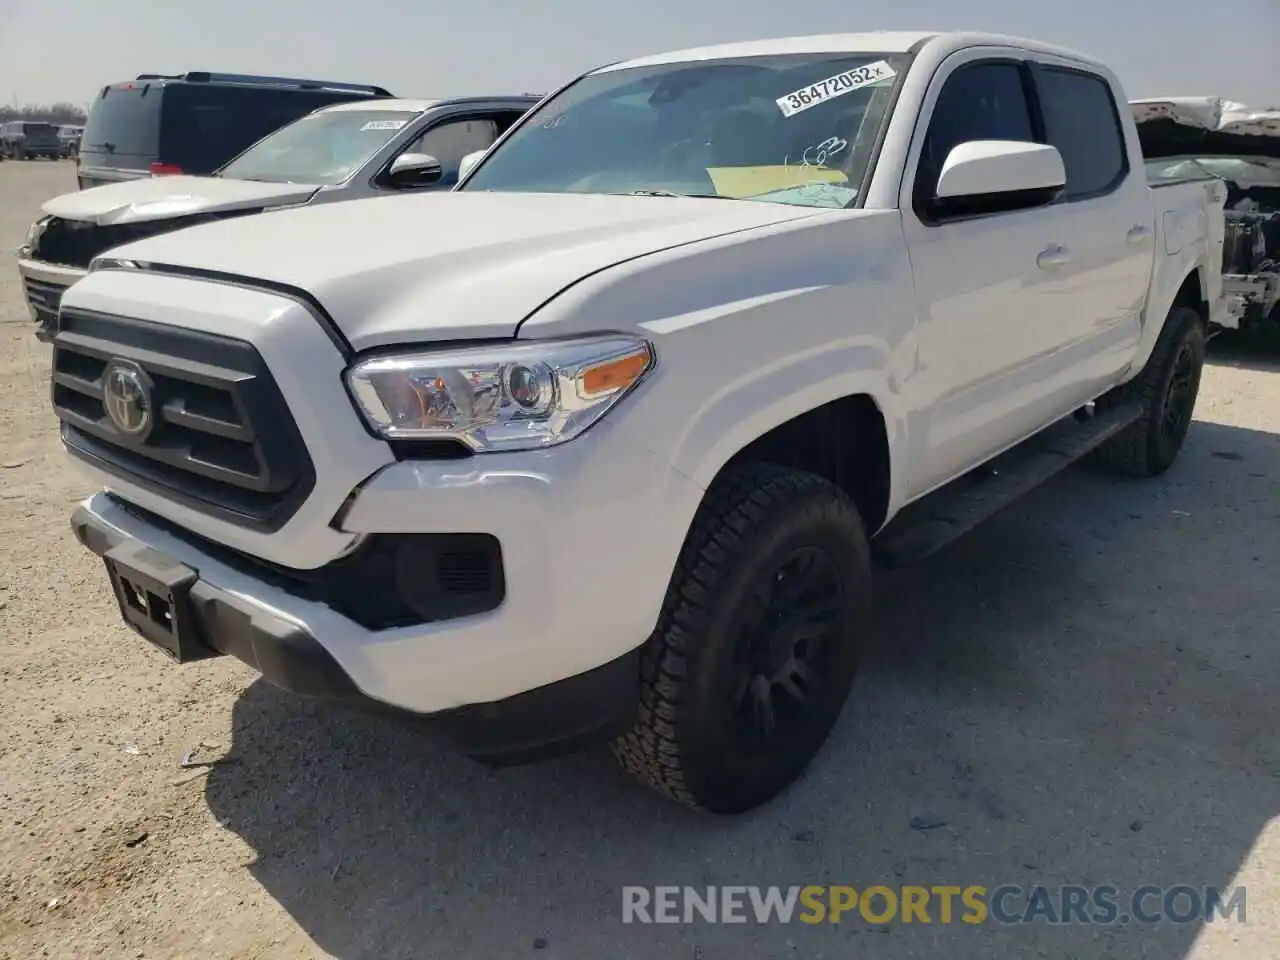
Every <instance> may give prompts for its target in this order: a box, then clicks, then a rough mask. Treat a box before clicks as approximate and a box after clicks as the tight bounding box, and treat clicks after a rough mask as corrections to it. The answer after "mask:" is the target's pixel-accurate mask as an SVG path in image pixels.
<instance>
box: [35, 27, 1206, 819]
mask: <svg viewBox="0 0 1280 960" xmlns="http://www.w3.org/2000/svg"><path fill="white" fill-rule="evenodd" d="M1224 199H1225V187H1224V185H1223V184H1222V183H1221V182H1219V181H1216V180H1209V181H1203V182H1187V183H1183V182H1179V183H1176V184H1172V185H1169V186H1165V187H1158V188H1152V187H1150V186H1149V185H1148V183H1147V178H1146V177H1145V176H1144V170H1143V156H1142V152H1141V149H1140V146H1139V142H1138V137H1137V134H1136V130H1135V125H1134V119H1133V115H1132V112H1131V111H1130V110H1129V109H1128V107H1127V101H1126V98H1125V95H1124V92H1123V90H1122V89H1121V86H1120V84H1119V82H1118V81H1117V79H1116V76H1115V74H1114V73H1113V72H1112V71H1111V70H1110V69H1108V68H1107V67H1106V66H1104V65H1102V64H1100V63H1097V62H1095V61H1094V60H1092V59H1090V58H1088V57H1086V56H1083V55H1080V54H1076V53H1072V52H1070V51H1067V50H1062V49H1058V48H1056V47H1052V46H1048V45H1045V44H1042V43H1038V42H1035V41H1030V40H1020V39H1013V38H1009V37H1002V36H991V35H982V34H945V33H942V34H929V33H865V34H851V35H837V36H816V37H800V38H791V39H782V40H768V41H759V42H747V43H736V44H730V45H726V46H714V47H706V48H700V49H694V50H685V51H681V52H676V53H667V54H660V55H657V56H650V57H645V58H642V59H638V60H632V61H629V62H625V63H615V64H611V65H607V66H604V67H601V68H599V69H595V70H592V71H590V72H588V73H586V74H584V75H582V76H580V77H577V78H576V79H574V80H572V81H571V82H569V83H567V84H566V85H565V86H563V87H562V88H560V89H559V90H558V91H557V92H555V93H554V94H552V95H550V96H549V97H547V98H546V99H545V100H544V101H543V102H542V103H541V104H540V105H539V106H538V107H536V108H535V109H534V110H532V111H530V113H528V114H527V115H526V116H525V117H524V118H523V119H522V120H520V121H519V122H518V123H516V124H515V125H514V126H513V127H512V128H511V129H510V130H509V131H507V132H506V133H505V134H504V135H503V136H502V137H501V138H500V139H499V140H498V141H497V143H496V144H495V145H494V146H493V147H492V148H491V149H490V150H489V151H488V152H487V153H486V154H484V156H483V157H482V158H480V159H479V160H478V162H476V161H474V160H472V161H471V162H469V163H468V165H467V168H466V172H465V174H464V176H463V178H462V179H461V181H460V182H459V184H458V186H457V188H456V189H455V190H453V191H450V192H445V193H438V194H434V195H421V196H412V197H398V198H395V199H390V200H386V199H370V200H355V201H352V202H350V203H343V204H328V205H323V206H312V207H305V208H300V209H295V210H289V211H283V212H279V213H276V214H272V215H271V216H264V217H254V218H244V219H234V220H227V221H222V222H217V223H210V224H203V225H199V226H193V227H189V228H185V229H181V230H178V231H175V232H173V233H169V234H166V235H164V236H159V237H153V238H149V239H143V240H140V241H137V242H135V243H130V244H128V245H125V246H122V247H119V248H116V249H114V250H112V251H110V252H109V253H108V254H104V255H103V256H100V257H98V258H97V259H96V260H95V261H94V262H93V264H92V266H91V270H90V272H89V274H88V276H86V277H85V278H84V279H83V280H81V281H79V282H78V283H77V284H76V285H75V286H73V287H72V288H71V289H70V290H68V291H67V293H66V294H65V295H64V296H63V298H62V302H61V306H60V309H59V313H58V319H57V324H56V327H55V329H54V331H53V338H52V348H53V349H52V356H53V359H52V401H53V406H54V408H55V410H56V412H57V415H58V417H59V418H60V421H61V431H62V434H61V435H62V440H63V443H64V445H65V447H66V449H67V451H69V453H70V454H71V456H72V457H74V458H75V460H77V461H78V462H79V463H81V464H83V466H84V467H85V468H86V469H87V470H88V471H89V473H90V475H91V476H92V477H94V478H96V480H97V481H98V482H99V483H100V484H101V486H102V487H103V488H104V489H103V490H102V492H100V493H97V494H95V495H94V496H92V497H90V498H88V499H87V500H85V501H84V502H83V503H82V504H80V505H79V506H78V507H77V508H76V509H75V511H74V516H73V518H72V527H73V529H74V531H75V533H76V535H77V537H78V538H79V540H80V541H81V543H83V545H84V546H85V547H87V548H88V549H89V550H91V551H92V552H93V553H95V554H98V555H100V556H101V557H102V558H103V560H104V561H105V572H104V584H105V583H110V584H111V587H112V590H113V592H114V596H115V599H116V601H117V603H118V606H119V610H120V612H121V616H122V617H123V619H124V620H125V621H126V622H127V623H128V624H129V625H130V626H131V627H132V628H133V629H134V631H135V632H136V633H137V634H140V635H141V636H142V637H143V638H145V639H146V640H147V641H149V642H150V643H151V644H153V645H154V646H155V647H157V648H159V649H160V650H163V651H166V652H167V653H168V654H169V655H170V656H171V657H173V658H174V659H176V660H177V661H180V662H186V661H193V660H200V659H202V658H205V657H210V656H215V655H218V654H228V655H231V656H233V657H237V658H239V659H240V660H243V661H244V662H246V663H248V664H250V665H252V666H253V667H254V668H255V669H256V670H257V671H259V672H260V674H261V675H262V676H263V677H265V678H266V679H267V680H268V681H270V682H271V683H273V684H276V685H277V686H279V687H282V688H284V689H286V690H291V691H295V692H297V693H299V694H304V695H309V696H314V697H320V698H328V699H330V700H334V701H341V702H345V703H350V704H358V705H363V706H366V707H369V708H372V709H376V710H385V711H388V712H392V713H396V714H401V715H410V716H413V717H422V716H425V717H429V718H432V721H433V723H434V724H435V725H438V726H439V727H440V728H442V729H445V730H448V731H449V732H451V733H452V734H453V735H454V736H455V737H456V738H457V739H458V740H459V741H460V742H461V744H462V746H463V748H464V749H465V750H467V751H468V752H469V753H471V754H472V755H473V756H476V757H478V758H484V759H488V760H489V761H492V762H499V761H506V762H512V761H520V760H528V759H532V758H534V757H537V756H545V755H547V754H549V753H552V752H556V751H562V750H567V749H571V748H574V747H577V746H580V745H583V744H587V743H590V742H592V741H593V740H605V741H608V742H611V743H612V745H613V749H614V751H615V753H616V755H617V756H618V758H619V759H620V760H621V762H622V763H623V765H624V766H625V767H626V768H627V769H628V770H630V771H632V772H633V773H635V774H636V775H638V776H639V777H640V778H642V779H643V780H644V781H647V782H648V783H649V784H651V785H652V786H653V787H655V788H656V789H657V790H659V791H660V792H662V793H664V794H666V795H667V796H669V797H671V798H673V799H675V800H676V801H679V802H681V803H684V804H687V805H690V806H693V807H697V808H701V809H705V810H710V811H715V812H721V813H732V812H738V811H743V810H747V809H749V808H752V807H755V806H756V805H758V804H761V803H763V802H765V801H767V800H768V799H770V798H771V797H773V796H775V795H776V794H778V793H779V792H780V791H782V790H783V789H785V788H786V787H787V786H788V785H789V784H791V783H792V782H793V781H795V780H796V779H797V778H798V777H799V776H801V774H802V773H803V771H804V770H805V769H806V768H807V766H808V764H809V763H810V761H811V760H812V758H813V757H814V756H815V755H816V754H817V752H818V751H819V749H820V747H821V746H822V744H823V743H824V742H825V741H826V739H827V738H828V735H829V734H830V731H831V730H832V728H833V726H834V724H835V722H836V720H837V718H838V716H839V714H840V712H841V709H842V705H843V704H844V703H845V701H846V699H847V697H848V695H849V693H850V690H851V688H852V686H853V683H854V676H855V672H856V670H857V667H858V664H859V660H860V657H861V655H862V654H863V652H864V650H865V649H866V646H867V644H868V641H869V639H870V637H871V620H870V614H871V606H872V588H873V581H872V567H873V562H878V563H881V564H885V565H889V566H894V565H902V564H906V563H910V562H913V561H916V560H919V559H921V558H922V557H925V556H928V555H929V554H931V553H933V552H934V551H936V550H938V549H939V548H940V547H942V546H943V545H944V544H946V543H947V542H948V541H951V540H954V539H955V538H956V537H958V536H960V535H962V534H964V533H965V532H966V531H967V530H970V529H972V528H973V527H974V526H975V525H976V524H978V523H979V522H981V521H982V520H983V519H984V518H986V517H989V516H991V515H992V514H994V513H995V512H996V511H997V510H999V509H1001V508H1002V507H1003V506H1005V505H1006V504H1008V503H1010V502H1011V501H1012V500H1014V499H1015V498H1016V497H1018V496H1019V495H1021V494H1022V493H1024V492H1025V491H1027V490H1029V489H1031V488H1032V487H1034V486H1036V485H1037V484H1038V483H1040V482H1041V481H1043V480H1046V479H1048V478H1049V477H1051V476H1053V475H1054V474H1055V473H1057V472H1058V471H1060V470H1061V469H1062V468H1064V467H1065V466H1067V465H1068V464H1070V463H1072V462H1074V461H1076V460H1079V459H1081V458H1083V457H1085V456H1090V457H1091V458H1093V459H1095V460H1097V461H1099V462H1101V463H1103V464H1107V465H1109V466H1110V467H1111V468H1113V469H1115V470H1116V471H1118V472H1119V473H1122V474H1126V475H1130V476H1134V477H1150V476H1153V475H1156V474H1160V473H1161V472H1163V471H1165V470H1166V469H1168V468H1169V467H1170V466H1171V465H1172V464H1173V463H1174V460H1175V458H1176V457H1177V455H1178V452H1179V449H1180V448H1181V446H1182V444H1183V439H1184V437H1185V436H1186V434H1187V430H1188V427H1189V425H1190V424H1191V421H1192V414H1193V409H1194V404H1195V400H1196V395H1197V390H1198V387H1199V383H1200V374H1201V367H1202V363H1203V358H1204V342H1205V330H1206V325H1207V324H1208V323H1210V322H1212V321H1213V320H1214V318H1215V316H1216V314H1217V313H1218V312H1219V311H1220V310H1221V309H1222V296H1221V287H1222V275H1221V264H1222V235H1223V217H1222V204H1223V201H1224Z"/></svg>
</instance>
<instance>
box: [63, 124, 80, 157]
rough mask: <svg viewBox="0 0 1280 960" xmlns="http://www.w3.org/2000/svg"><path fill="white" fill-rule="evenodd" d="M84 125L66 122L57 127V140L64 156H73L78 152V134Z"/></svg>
mask: <svg viewBox="0 0 1280 960" xmlns="http://www.w3.org/2000/svg"><path fill="white" fill-rule="evenodd" d="M83 133H84V127H82V126H77V125H75V124H67V125H64V126H61V127H59V128H58V142H59V143H60V144H61V145H62V155H63V156H64V157H74V156H75V155H76V154H78V153H79V152H80V136H81V135H82V134H83Z"/></svg>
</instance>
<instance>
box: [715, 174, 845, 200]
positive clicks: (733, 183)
mask: <svg viewBox="0 0 1280 960" xmlns="http://www.w3.org/2000/svg"><path fill="white" fill-rule="evenodd" d="M707 174H708V176H710V177H711V183H712V184H713V185H714V186H715V188H716V193H718V194H719V195H720V196H722V197H733V198H734V199H738V200H740V199H742V198H743V197H754V196H756V195H758V194H761V193H773V191H775V190H788V189H790V188H791V187H803V186H805V185H806V184H810V183H837V184H844V183H848V182H849V178H848V177H846V176H845V175H844V174H843V173H841V172H840V171H839V170H828V169H827V168H826V167H805V166H777V167H708V168H707Z"/></svg>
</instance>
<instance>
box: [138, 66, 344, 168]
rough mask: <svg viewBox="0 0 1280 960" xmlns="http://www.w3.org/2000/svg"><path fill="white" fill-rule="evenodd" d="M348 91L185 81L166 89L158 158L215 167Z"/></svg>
mask: <svg viewBox="0 0 1280 960" xmlns="http://www.w3.org/2000/svg"><path fill="white" fill-rule="evenodd" d="M349 99H351V98H350V97H349V96H348V97H341V96H335V95H333V94H326V93H324V92H323V91H313V90H307V91H300V90H273V89H270V88H258V87H236V86H230V85H227V86H222V85H218V84H197V83H182V84H173V85H171V86H169V87H168V88H167V89H166V90H165V92H164V116H163V123H162V128H161V129H162V140H161V144H160V157H159V159H160V160H162V161H163V162H165V163H175V164H177V165H178V166H180V167H182V169H183V170H185V171H187V172H188V173H211V172H212V171H214V170H216V169H217V168H218V167H220V166H222V165H223V164H224V163H226V162H227V161H228V160H230V159H231V158H232V157H234V156H237V155H238V154H240V153H241V152H242V151H244V150H245V149H247V148H248V147H250V146H251V145H253V144H254V143H256V142H257V141H259V140H261V139H262V138H263V137H265V136H266V135H267V134H268V133H271V132H272V131H273V130H276V129H278V128H279V127H282V126H284V125H285V124H286V123H289V122H290V121H292V120H296V119H297V118H298V117H301V116H304V115H305V114H308V113H310V112H311V111H312V110H314V109H315V108H316V107H321V106H325V105H327V104H330V103H335V102H338V101H339V100H349Z"/></svg>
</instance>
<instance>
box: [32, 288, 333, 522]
mask: <svg viewBox="0 0 1280 960" xmlns="http://www.w3.org/2000/svg"><path fill="white" fill-rule="evenodd" d="M52 342H53V376H52V400H53V407H54V411H55V412H56V413H57V415H58V418H59V420H60V421H61V423H62V437H63V441H64V443H65V444H66V447H67V449H68V451H69V452H70V453H71V454H73V455H74V456H77V457H79V458H81V459H83V460H85V461H87V462H89V463H92V464H93V465H95V466H97V467H99V468H101V469H103V470H105V471H107V472H108V473H112V474H115V475H116V476H119V477H121V478H123V479H127V480H129V481H131V482H133V483H136V484H138V485H140V486H142V487H144V488H146V489H149V490H151V491H153V492H155V493H157V494H159V495H161V496H164V497H166V498H168V499H172V500H175V501H178V502H181V503H183V504H184V505H187V506H190V507H192V508H193V509H197V510H200V511H202V512H204V513H208V514H210V515H213V516H217V517H219V518H221V519H224V520H227V521H230V522H232V523H236V524H239V525H241V526H247V527H252V528H256V529H262V530H274V529H278V528H279V527H280V526H282V525H283V524H284V523H285V522H286V521H287V520H288V519H289V518H290V517H291V516H293V514H294V513H295V512H296V511H297V509H298V508H299V507H300V506H301V505H302V503H303V501H304V500H305V499H306V497H307V496H308V494H310V492H311V490H312V488H313V487H314V485H315V471H314V468H313V466H312V463H311V460H310V458H309V457H308V455H307V451H306V447H305V445H304V443H303V441H302V437H301V435H300V434H299V432H298V428H297V425H296V424H295V423H294V420H293V417H292V416H291V415H290V413H289V409H288V407H287V405H286V404H285V401H284V397H283V396H281V394H280V391H279V388H278V387H277V386H276V384H275V381H274V379H273V378H272V376H271V373H270V371H268V370H267V367H266V364H265V363H264V362H263V360H262V357H261V356H260V355H259V354H258V352H257V350H255V349H254V348H253V346H252V345H251V344H248V343H245V342H244V341H241V340H233V339H230V338H228V337H222V336H217V335H213V334H208V333H202V332H199V331H193V330H183V329H180V328H177V327H169V326H166V325H164V324H158V323H152V322H150V321H145V320H135V319H127V318H124V317H117V316H112V315H108V314H100V313H93V312H88V311H82V310H78V309H63V310H62V312H61V314H60V315H59V319H58V325H57V331H56V332H55V333H54V335H53V338H52ZM113 360H118V361H124V362H126V363H128V364H130V365H132V368H133V369H136V370H138V371H139V372H140V373H141V375H142V376H144V377H145V378H146V379H148V380H149V381H150V397H149V402H148V408H149V409H150V411H151V416H152V421H153V425H152V427H151V429H150V431H149V432H147V433H145V434H144V435H139V436H137V437H132V438H131V437H130V436H129V435H128V434H127V433H125V432H124V431H123V430H121V429H120V428H119V427H118V426H117V424H116V423H115V422H114V421H113V420H112V418H111V417H110V416H109V415H108V413H107V410H106V406H105V405H104V392H105V391H104V379H105V378H104V373H105V372H106V369H107V367H108V365H109V364H110V363H111V362H112V361H113Z"/></svg>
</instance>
